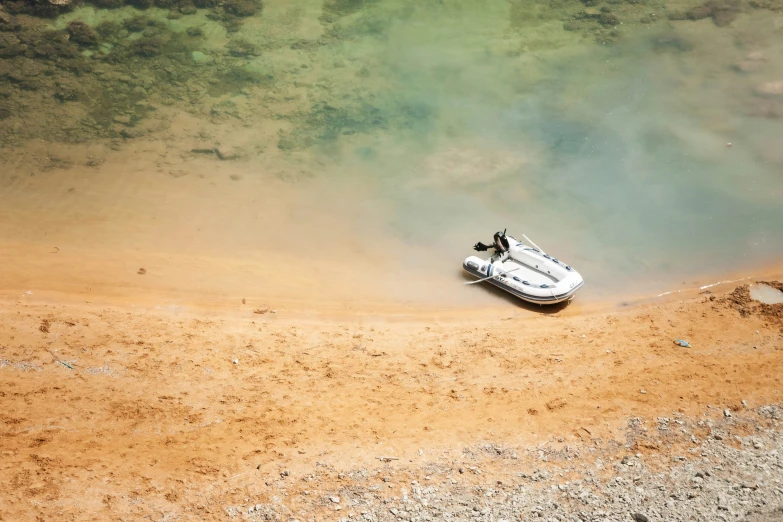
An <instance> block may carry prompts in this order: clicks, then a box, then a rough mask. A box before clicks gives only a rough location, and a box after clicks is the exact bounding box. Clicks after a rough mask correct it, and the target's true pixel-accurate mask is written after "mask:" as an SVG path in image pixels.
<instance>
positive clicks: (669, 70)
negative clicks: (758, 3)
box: [0, 0, 783, 303]
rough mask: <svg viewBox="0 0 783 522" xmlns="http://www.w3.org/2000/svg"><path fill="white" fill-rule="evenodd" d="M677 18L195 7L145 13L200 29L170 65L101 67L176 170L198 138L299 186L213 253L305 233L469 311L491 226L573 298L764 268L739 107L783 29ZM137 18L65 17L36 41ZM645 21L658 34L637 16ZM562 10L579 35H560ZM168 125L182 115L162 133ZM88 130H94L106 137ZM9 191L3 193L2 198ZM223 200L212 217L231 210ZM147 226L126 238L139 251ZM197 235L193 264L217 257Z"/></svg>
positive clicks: (772, 162) (778, 188)
mask: <svg viewBox="0 0 783 522" xmlns="http://www.w3.org/2000/svg"><path fill="white" fill-rule="evenodd" d="M696 4H697V3H691V4H687V3H682V2H670V3H665V2H663V3H662V2H650V3H648V4H635V3H634V4H622V3H612V4H606V5H605V6H604V7H607V8H608V9H609V10H610V11H612V12H613V13H616V16H617V17H618V19H619V20H620V21H622V22H623V23H622V24H618V25H614V26H612V25H606V24H601V23H599V22H598V21H597V18H596V17H597V16H598V15H594V14H590V15H589V16H587V17H585V15H584V10H585V6H584V5H583V4H581V3H579V2H571V3H569V2H564V3H562V4H560V5H558V6H556V7H550V6H540V5H538V4H537V3H533V2H475V1H472V2H468V1H448V0H443V1H441V2H433V3H425V5H420V3H416V2H404V1H394V2H392V1H375V2H359V1H356V2H348V1H335V2H328V3H327V4H326V5H324V4H322V2H320V1H315V0H313V1H301V2H284V1H282V0H281V1H268V2H266V3H265V5H264V9H263V11H262V12H261V13H260V14H258V15H256V16H254V17H251V18H248V19H246V20H244V22H243V24H242V25H241V27H240V28H239V31H238V32H234V33H227V32H226V31H225V29H224V28H223V27H222V26H221V25H220V24H219V23H218V22H216V21H215V20H211V19H210V18H209V17H208V16H207V14H208V12H207V11H206V10H199V11H198V12H197V13H196V14H193V15H187V16H184V17H181V18H178V19H176V20H171V19H169V18H167V17H166V13H167V11H165V10H162V9H155V8H153V9H150V10H147V11H146V12H145V16H147V17H148V18H150V19H153V20H157V21H158V23H159V24H161V25H162V26H165V27H166V28H167V30H168V31H172V32H173V34H176V35H183V34H186V31H187V30H188V28H191V27H198V28H199V29H200V32H201V35H200V36H198V37H194V39H192V41H191V40H187V38H186V39H185V40H183V42H184V43H182V44H181V45H182V46H184V47H182V48H181V49H180V48H177V49H175V50H169V51H166V52H167V53H170V54H169V55H166V56H171V60H170V62H167V63H166V64H163V65H161V64H160V63H159V62H156V60H160V59H161V58H160V57H148V58H139V57H132V58H128V59H127V62H123V61H122V60H121V59H120V58H117V60H118V63H117V64H115V65H112V67H119V68H123V67H124V68H125V69H127V72H129V73H130V74H131V75H133V76H134V78H140V79H138V83H139V84H140V85H145V87H144V92H145V94H143V96H144V97H145V100H147V101H146V102H145V103H149V104H150V105H156V106H157V107H154V108H153V109H154V110H156V111H157V114H158V115H160V114H161V113H163V112H165V113H166V114H167V116H166V118H168V120H167V121H168V122H169V126H168V127H166V131H165V132H163V131H161V136H162V137H163V139H164V140H165V141H166V143H167V144H168V147H169V154H168V156H167V161H170V163H171V168H172V169H176V168H177V165H176V164H175V163H176V161H175V160H173V159H172V158H173V157H176V152H175V149H177V148H181V149H183V150H185V151H188V150H189V149H190V148H191V147H192V143H194V141H196V140H199V139H202V138H203V137H204V136H205V135H206V136H208V137H207V138H204V139H206V140H207V141H209V140H210V139H211V140H212V141H213V142H214V141H215V139H218V140H220V139H222V141H223V142H224V143H225V142H228V143H229V144H231V145H235V146H236V147H238V148H239V149H241V150H242V151H243V155H242V158H241V159H240V160H238V161H237V162H236V165H234V166H232V167H231V169H233V170H232V172H233V171H241V173H240V176H241V177H243V178H245V179H248V178H253V177H263V176H269V175H270V173H273V174H271V175H272V176H274V177H276V179H279V180H283V181H284V182H286V183H293V184H295V185H296V186H297V192H296V195H293V196H288V197H287V199H286V200H285V201H286V202H287V203H286V204H285V205H283V204H282V203H281V204H280V205H278V206H277V207H274V208H271V209H270V210H269V212H275V213H277V214H276V216H275V217H274V218H273V219H272V221H273V222H274V223H275V229H274V230H270V229H265V228H263V227H260V228H254V229H252V230H243V231H241V232H239V234H240V236H241V237H242V241H239V240H238V241H236V242H235V243H232V242H228V243H226V242H225V238H224V239H223V240H221V242H220V254H221V255H223V256H228V257H231V256H232V255H236V256H242V255H245V253H246V252H245V248H246V247H239V246H238V245H239V244H246V243H247V241H245V240H248V239H250V243H252V245H253V247H252V248H254V249H256V253H260V254H263V253H264V252H265V251H267V250H271V249H274V248H281V247H282V248H286V247H287V246H291V247H292V246H293V245H295V244H296V240H295V239H292V238H291V237H292V235H294V234H299V233H301V232H302V230H303V229H306V226H308V225H312V230H316V231H317V232H316V235H321V236H322V237H328V240H325V241H323V242H322V243H321V244H320V245H319V249H318V254H320V255H323V256H326V257H338V256H340V255H347V256H352V257H354V259H356V258H362V257H364V258H366V259H365V260H366V261H367V263H368V265H370V264H372V263H373V262H374V261H373V260H374V259H377V258H379V257H382V258H386V259H387V263H386V264H384V265H383V266H384V269H383V270H384V271H385V274H384V275H383V276H382V278H383V279H386V280H387V281H388V280H391V281H393V284H391V283H389V284H388V286H387V285H385V284H382V285H381V287H382V288H383V292H384V293H387V294H388V295H392V296H395V297H399V298H406V297H407V298H408V299H411V300H414V301H415V300H431V299H441V300H444V301H449V302H465V303H472V302H474V300H476V301H475V302H489V300H490V299H496V296H494V295H489V296H487V295H484V294H482V295H481V297H477V295H478V292H479V291H477V289H476V287H475V286H469V287H466V288H461V287H462V285H461V284H460V283H461V282H462V279H461V278H460V276H459V273H460V265H461V260H462V259H463V258H464V257H465V256H467V255H469V254H470V253H471V245H473V244H474V243H475V242H476V241H484V242H487V241H488V240H490V239H491V237H492V233H493V232H494V231H495V230H500V229H504V228H508V230H509V233H512V234H516V235H521V234H522V233H526V234H527V235H528V236H530V237H531V238H532V239H533V240H534V241H536V242H537V243H538V244H539V245H540V246H542V247H543V248H544V249H546V250H547V251H548V252H549V253H551V254H553V255H555V256H557V257H559V258H561V259H563V260H565V261H566V262H568V263H570V264H572V265H573V266H574V267H575V268H577V269H578V270H579V271H580V272H582V274H583V275H584V277H585V279H586V280H587V282H588V285H587V286H586V287H585V290H584V292H583V294H584V295H585V297H587V298H589V297H591V296H592V297H593V298H596V297H601V298H603V297H606V296H619V295H621V294H629V293H638V292H647V291H649V292H656V291H663V290H669V289H670V288H671V287H672V286H674V285H680V284H681V283H682V282H683V281H693V280H699V281H707V282H708V281H709V278H710V277H713V276H717V275H718V274H721V273H724V272H729V271H731V272H738V271H742V270H757V269H759V267H762V266H765V265H770V264H776V263H779V261H780V259H781V255H782V254H783V241H781V239H782V238H783V234H782V233H781V230H783V205H781V204H780V201H781V197H783V154H781V152H780V151H781V150H783V149H781V147H780V145H781V142H780V136H783V120H781V117H783V93H781V94H780V95H775V94H774V93H773V94H769V93H762V94H759V86H761V85H763V84H765V82H774V81H778V80H783V75H781V72H780V71H782V70H783V67H781V66H783V22H782V20H783V17H782V16H781V14H780V13H776V12H773V11H768V10H748V11H747V12H745V13H741V14H739V15H738V16H737V18H736V19H735V20H734V21H733V22H732V23H731V24H730V25H729V26H725V27H718V26H716V25H715V23H713V21H712V20H711V19H709V18H707V19H703V20H699V21H691V20H675V21H669V20H667V19H666V18H667V14H668V13H672V12H674V11H676V10H678V9H680V10H682V9H687V8H689V7H693V5H696ZM599 7H600V4H598V5H597V6H596V7H594V8H589V9H595V10H596V11H595V12H596V13H597V12H600V11H599V10H598V9H599ZM579 13H583V14H579ZM590 13H593V11H590ZM137 14H138V12H137V11H136V10H135V9H134V8H131V7H124V8H122V9H119V10H113V11H108V10H95V9H94V8H92V7H84V8H80V9H78V10H76V11H75V12H72V13H69V14H67V15H64V16H62V17H60V19H58V20H56V21H55V22H53V27H58V28H62V27H65V24H66V23H67V22H69V21H71V20H84V21H86V22H88V23H90V24H95V23H97V22H98V21H100V20H107V19H113V20H119V21H124V20H127V19H129V18H131V17H133V16H136V15H137ZM651 14H654V15H655V16H654V17H653V19H654V20H657V21H654V22H653V23H640V22H639V20H640V19H642V18H645V17H647V19H648V20H649V17H650V15H651ZM575 16H576V17H577V18H579V20H577V22H576V23H577V25H579V24H581V25H579V27H578V30H576V31H568V30H565V29H564V21H565V22H566V23H569V22H568V20H573V19H574V17H575ZM596 32H597V33H596ZM134 34H135V36H134ZM138 37H139V36H138V34H136V33H133V34H129V35H128V36H127V37H126V38H127V39H134V38H136V39H138ZM183 38H184V37H183ZM172 41H173V40H172ZM232 42H233V43H232ZM238 43H239V44H241V45H240V47H239V49H240V51H241V52H237V49H238V47H237V45H239V44H238ZM122 45H124V44H122V41H120V43H119V44H117V46H115V47H114V50H106V49H104V50H103V51H96V50H92V51H90V52H89V53H87V54H91V55H92V56H90V57H88V59H90V60H95V59H96V58H95V55H96V53H101V52H107V53H109V54H110V55H111V53H112V52H115V53H116V52H117V51H116V50H117V49H119V48H122ZM177 45H180V44H177ZM248 48H250V49H252V51H251V52H249V53H247V52H245V51H244V50H246V49H248ZM194 52H195V53H201V54H193V53H194ZM112 56H113V55H112ZM175 57H176V59H175ZM145 60H146V61H145ZM196 62H198V63H196ZM153 63H154V64H155V66H154V67H153V66H152V65H149V69H145V67H147V65H146V64H153ZM738 64H741V65H739V66H738ZM738 67H739V68H740V69H745V71H744V72H743V71H741V70H738ZM134 73H138V74H134ZM106 77H107V76H105V75H104V76H103V78H106ZM161 78H163V79H161ZM144 82H146V83H144ZM126 83H127V89H126V90H127V91H130V93H131V94H127V93H126V92H123V91H122V90H121V89H119V90H118V91H117V92H118V93H119V94H118V95H117V96H116V97H112V96H109V97H108V98H107V99H108V101H104V102H103V105H102V107H103V112H102V113H101V114H106V116H105V118H106V119H107V121H108V123H106V124H103V129H108V130H107V131H106V132H109V134H111V132H115V136H114V138H115V139H119V145H118V146H119V147H125V148H132V147H134V146H138V145H136V144H137V143H138V142H140V139H138V138H137V137H136V136H134V135H133V133H132V132H131V133H129V132H128V130H127V129H122V128H120V129H119V130H118V129H117V128H115V130H114V131H111V129H112V128H114V127H122V125H125V124H126V123H125V121H126V120H127V119H130V120H131V121H132V122H133V124H134V125H137V127H136V128H138V127H139V126H141V125H142V123H141V121H142V119H141V118H142V116H139V119H140V123H139V124H136V123H135V121H136V118H137V116H136V112H133V113H132V114H131V116H128V118H125V119H120V120H117V119H116V115H115V113H114V112H112V109H113V105H112V104H114V103H117V104H119V103H120V100H126V101H124V102H123V103H130V102H129V101H127V99H126V98H127V97H128V96H130V97H131V98H132V97H133V94H132V93H134V92H137V90H138V89H135V88H133V81H128V82H126ZM103 85H106V83H105V82H104V84H103ZM132 88H133V90H131V89H132ZM761 90H762V91H763V90H764V89H763V88H762V89H761ZM139 92H141V91H139ZM123 96H125V98H123ZM139 96H142V95H139ZM115 100H116V101H115ZM80 103H82V105H83V106H86V107H88V108H89V102H87V101H82V102H80ZM134 103H135V102H134ZM90 110H91V111H92V112H91V114H98V111H97V110H96V109H95V108H94V107H93V108H91V109H90ZM123 110H125V109H123ZM133 110H136V109H133ZM128 111H130V109H128ZM142 112H143V111H141V110H138V113H139V114H141V113H142ZM178 112H181V113H182V114H185V113H187V114H188V118H189V119H187V120H186V122H185V123H180V124H177V119H176V118H177V117H176V116H171V115H172V114H174V115H176V114H177V113H178ZM122 114H126V113H124V112H123V113H121V115H122ZM156 117H157V116H156V113H155V112H144V115H143V118H146V119H148V120H149V121H155V118H156ZM96 118H98V117H97V116H96ZM111 118H115V119H114V120H112V119H111ZM13 120H14V119H13V118H11V119H6V120H4V121H3V122H0V124H3V125H11V124H12V123H14V121H13ZM46 121H47V122H48V123H47V125H51V118H47V119H46ZM96 121H99V124H98V126H101V124H100V122H101V121H103V120H100V118H98V119H97V120H96ZM112 121H115V122H116V121H119V122H120V123H112ZM143 121H146V120H143ZM172 121H174V124H173V125H172V124H171V122H172ZM41 125H43V124H41ZM26 128H27V129H30V128H33V127H31V126H30V125H29V124H28V126H27V127H26ZM41 128H42V129H43V127H41ZM18 129H19V130H18V131H17V134H18V135H21V133H23V132H25V131H23V129H22V127H18ZM102 132H104V130H100V131H98V132H97V134H96V135H94V136H92V137H90V140H93V141H95V142H98V141H100V140H103V139H105V138H106V136H104V135H102V134H101V133H102ZM155 132H158V131H156V130H154V129H152V130H150V131H149V132H148V133H147V134H146V135H144V136H142V137H141V139H142V140H143V139H153V140H154V138H155V136H156V134H155ZM199 132H200V134H199ZM40 133H42V134H43V133H44V130H41V131H40ZM116 133H120V134H121V136H118V135H116ZM166 133H167V134H166ZM5 135H6V136H8V135H9V134H8V133H6V134H5ZM11 135H13V133H11ZM199 136H201V138H200V137H199ZM109 137H111V135H110V136H109ZM216 137H217V138H216ZM40 138H44V139H47V136H46V135H41V136H40ZM14 150H15V151H17V152H15V153H18V154H23V153H24V147H23V146H22V147H18V148H16V149H14ZM20 151H21V152H20ZM190 161H191V162H192V161H204V162H207V161H215V160H214V158H213V157H212V156H210V157H206V156H205V157H204V159H203V160H200V159H198V158H197V159H196V160H193V159H192V158H190ZM191 164H192V163H191ZM225 165H226V163H225V162H223V163H219V165H218V166H216V167H214V168H215V169H221V168H227V167H225ZM4 175H6V176H7V175H10V173H9V174H4ZM102 175H105V176H112V172H106V173H105V174H102ZM59 176H61V177H66V178H67V176H68V174H67V172H63V173H61V174H59ZM100 179H101V178H100V177H98V178H95V179H93V180H92V183H96V184H100V183H101V181H100ZM63 183H65V182H63ZM107 183H115V182H114V181H111V182H109V181H107ZM325 184H326V185H329V186H331V187H332V189H331V190H324V186H325ZM132 185H133V180H132V179H129V180H127V182H126V184H125V187H126V188H125V189H123V190H131V191H132ZM24 190H31V189H30V188H29V187H28V188H24V187H19V186H18V185H13V184H12V187H11V188H10V189H8V190H7V191H6V192H4V193H3V197H5V198H18V197H21V196H20V191H21V192H23V191H24ZM270 192H272V189H270ZM231 194H232V193H230V192H226V193H225V194H224V196H223V197H226V198H231V197H236V196H232V195H231ZM147 197H153V198H154V197H157V196H147ZM187 197H188V191H187V190H185V191H184V192H182V193H180V194H177V198H180V199H181V198H187ZM193 197H194V198H196V199H198V198H200V197H201V196H200V195H199V196H196V195H195V194H194V195H193ZM259 197H260V198H261V199H263V197H265V196H263V195H261V194H259ZM266 197H269V196H268V195H267V196H266ZM221 203H222V205H224V206H225V207H226V208H227V209H231V210H226V212H229V213H230V212H237V213H239V212H240V210H239V209H240V208H243V205H250V203H249V202H247V201H245V200H242V199H241V198H237V199H236V200H234V201H232V200H227V201H222V202H221ZM154 206H155V204H153V205H151V208H154ZM201 209H202V210H200V209H199V206H198V205H192V206H188V207H187V210H186V211H185V212H186V213H190V212H192V213H193V215H194V216H196V215H197V214H198V213H199V212H201V211H203V207H201ZM254 211H255V210H254ZM248 212H250V210H248ZM218 214H219V213H218ZM232 219H233V218H232ZM205 221H206V220H205ZM228 221H229V220H228V219H227V220H226V223H225V227H226V228H228V227H229V225H228ZM324 221H328V222H329V223H330V225H329V227H326V226H325V225H323V222H324ZM215 223H221V221H220V220H219V218H218V219H217V221H215ZM75 226H80V225H78V224H75ZM161 226H162V227H163V228H165V226H166V225H165V224H164V225H161ZM219 230H220V227H217V229H216V232H215V234H216V235H220V232H219ZM163 233H164V232H163V230H162V229H161V227H153V226H150V227H149V228H144V227H142V229H141V230H139V231H138V237H145V238H147V239H149V238H154V237H155V236H156V235H162V234H163ZM231 233H237V232H236V231H234V232H231ZM226 234H228V235H230V234H229V233H228V231H227V230H225V229H224V235H226ZM253 238H255V240H253ZM196 241H197V240H196ZM209 241H210V240H205V244H204V245H201V246H202V247H203V250H205V251H212V250H215V251H216V250H217V249H218V248H217V244H218V243H217V241H216V240H215V242H214V243H210V242H209ZM289 242H290V243H289ZM147 244H149V245H155V244H157V242H156V241H152V240H150V241H148V243H147ZM357 244H359V245H360V246H359V247H358V248H357ZM191 246H193V245H191ZM197 246H198V245H196V247H197ZM150 248H153V247H150ZM318 254H316V257H317V255H318ZM372 275H373V276H374V275H376V274H372ZM414 275H415V277H414ZM414 280H415V283H410V281H414ZM406 281H408V282H409V283H407V284H406ZM446 286H448V287H449V289H448V290H445V287H446Z"/></svg>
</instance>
